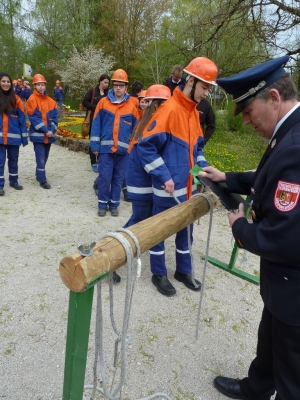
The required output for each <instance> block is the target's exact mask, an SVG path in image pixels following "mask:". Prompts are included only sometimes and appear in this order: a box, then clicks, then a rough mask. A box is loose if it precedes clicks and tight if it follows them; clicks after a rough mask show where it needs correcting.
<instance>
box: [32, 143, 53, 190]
mask: <svg viewBox="0 0 300 400" xmlns="http://www.w3.org/2000/svg"><path fill="white" fill-rule="evenodd" d="M33 147H34V152H35V160H36V172H35V175H36V179H37V180H38V181H39V182H40V183H46V182H47V178H46V163H47V160H48V157H49V153H50V148H51V144H50V143H47V144H46V143H33Z"/></svg>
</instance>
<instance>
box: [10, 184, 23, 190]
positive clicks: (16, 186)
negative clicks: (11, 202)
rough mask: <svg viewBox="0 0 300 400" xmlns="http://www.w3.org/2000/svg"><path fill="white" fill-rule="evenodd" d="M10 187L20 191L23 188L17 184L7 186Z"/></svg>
mask: <svg viewBox="0 0 300 400" xmlns="http://www.w3.org/2000/svg"><path fill="white" fill-rule="evenodd" d="M9 186H10V187H12V188H14V189H16V190H22V189H23V186H21V185H19V184H18V183H17V184H16V185H13V184H12V183H10V184H9Z"/></svg>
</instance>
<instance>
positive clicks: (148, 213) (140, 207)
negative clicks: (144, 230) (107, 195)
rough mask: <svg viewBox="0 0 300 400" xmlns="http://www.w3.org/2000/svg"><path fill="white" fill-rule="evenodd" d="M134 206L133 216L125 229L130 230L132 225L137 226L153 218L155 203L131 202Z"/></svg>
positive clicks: (150, 201) (148, 201)
mask: <svg viewBox="0 0 300 400" xmlns="http://www.w3.org/2000/svg"><path fill="white" fill-rule="evenodd" d="M131 205H132V215H131V217H130V218H129V220H128V221H127V223H126V224H125V225H124V226H123V228H128V227H129V226H131V225H134V224H137V223H138V222H141V221H144V219H147V218H150V217H152V208H153V201H152V200H147V201H142V200H131Z"/></svg>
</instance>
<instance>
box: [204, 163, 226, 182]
mask: <svg viewBox="0 0 300 400" xmlns="http://www.w3.org/2000/svg"><path fill="white" fill-rule="evenodd" d="M202 169H203V171H204V172H206V177H207V178H209V179H210V180H211V181H213V182H225V181H226V175H225V172H222V171H219V170H218V169H217V168H214V167H203V168H202Z"/></svg>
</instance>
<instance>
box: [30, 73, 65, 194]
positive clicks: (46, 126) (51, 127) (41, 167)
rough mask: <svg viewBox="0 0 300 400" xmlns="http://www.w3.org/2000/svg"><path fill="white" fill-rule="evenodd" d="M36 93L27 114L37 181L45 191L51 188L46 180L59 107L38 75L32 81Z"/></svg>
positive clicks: (31, 97)
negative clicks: (47, 164) (46, 168)
mask: <svg viewBox="0 0 300 400" xmlns="http://www.w3.org/2000/svg"><path fill="white" fill-rule="evenodd" d="M32 83H33V86H34V92H33V93H32V95H31V96H30V97H29V99H28V101H27V113H28V118H29V120H30V127H29V138H30V140H31V142H33V146H34V152H35V158H36V179H37V181H38V182H39V183H40V186H41V187H42V188H43V189H50V188H51V186H50V185H49V183H48V182H47V178H46V170H45V167H46V163H47V160H48V157H49V152H50V147H51V144H52V143H54V142H55V135H54V134H55V132H56V131H57V125H58V111H57V105H56V103H55V101H54V100H53V99H51V98H50V97H49V96H48V95H47V93H46V83H47V81H46V79H45V78H44V77H43V75H41V74H36V75H34V77H33V80H32Z"/></svg>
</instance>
